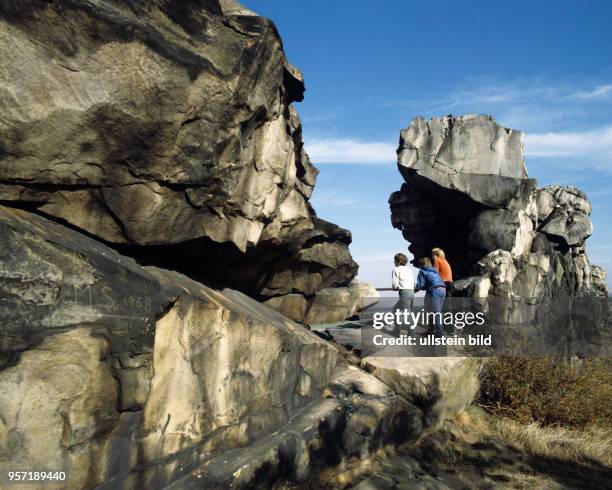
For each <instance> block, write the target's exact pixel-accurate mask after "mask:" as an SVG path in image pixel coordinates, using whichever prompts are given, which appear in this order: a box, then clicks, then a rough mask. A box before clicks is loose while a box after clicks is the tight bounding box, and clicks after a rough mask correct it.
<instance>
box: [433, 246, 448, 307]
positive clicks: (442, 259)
mask: <svg viewBox="0 0 612 490" xmlns="http://www.w3.org/2000/svg"><path fill="white" fill-rule="evenodd" d="M431 256H432V258H433V266H434V269H436V271H438V274H440V277H441V278H442V280H443V281H444V284H445V285H446V296H447V297H449V296H450V295H451V291H452V288H453V271H452V269H451V266H450V264H449V263H448V260H446V254H445V253H444V250H442V249H441V248H437V247H436V248H434V249H433V250H432V251H431Z"/></svg>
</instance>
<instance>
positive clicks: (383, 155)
mask: <svg viewBox="0 0 612 490" xmlns="http://www.w3.org/2000/svg"><path fill="white" fill-rule="evenodd" d="M305 146H306V151H307V152H308V155H310V159H311V160H312V161H313V162H314V163H315V164H320V163H356V164H390V163H393V162H395V160H396V153H395V150H396V148H397V145H394V144H392V143H389V142H386V141H360V140H358V139H354V138H311V139H306V143H305Z"/></svg>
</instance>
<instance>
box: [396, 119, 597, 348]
mask: <svg viewBox="0 0 612 490" xmlns="http://www.w3.org/2000/svg"><path fill="white" fill-rule="evenodd" d="M522 151H523V148H522V134H521V132H520V131H516V130H511V129H507V128H504V127H502V126H500V125H499V124H497V123H496V122H495V121H494V120H493V118H492V117H489V116H475V115H467V116H458V117H453V116H448V117H446V118H434V119H432V120H430V121H425V120H424V119H422V118H415V119H414V120H413V121H412V123H411V125H410V126H409V127H408V128H407V129H405V130H403V131H402V132H401V139H400V147H399V149H398V168H399V171H400V173H401V174H402V176H403V177H404V180H405V183H403V184H402V187H401V190H400V191H398V192H395V193H393V194H392V195H391V197H390V199H389V203H390V205H391V221H392V224H393V226H395V227H396V228H399V229H400V230H402V233H403V235H404V237H405V238H406V239H407V240H408V241H410V242H411V245H410V247H409V249H410V251H412V252H413V253H414V255H415V257H416V258H418V257H421V256H429V255H430V253H431V249H432V248H433V247H442V248H443V249H445V251H446V256H447V258H448V259H449V262H450V263H451V265H452V266H453V270H454V277H455V287H456V291H455V295H456V296H467V297H471V298H473V299H474V300H475V304H478V305H480V307H481V308H483V309H484V310H485V311H486V312H487V313H488V320H489V322H490V323H492V324H495V325H497V326H500V327H503V328H502V329H501V330H499V331H498V332H497V333H496V335H498V336H499V335H502V333H503V332H505V335H508V336H514V337H515V339H516V341H517V342H516V345H517V346H520V345H521V342H527V343H528V341H529V339H531V340H532V342H531V344H532V345H535V346H538V347H539V348H543V349H544V348H547V347H548V346H550V347H556V348H558V349H561V350H560V351H559V352H558V353H560V352H566V351H567V348H570V349H573V348H575V347H576V345H578V344H581V343H582V344H584V347H585V348H586V345H587V344H588V343H589V337H594V335H595V333H597V332H601V329H602V328H604V329H605V328H607V321H606V318H607V305H606V296H607V291H606V288H605V280H604V277H605V275H604V273H603V271H602V270H601V269H599V268H592V267H591V265H590V263H589V260H588V257H587V255H586V252H585V240H586V239H587V238H588V237H589V236H590V235H591V233H592V232H593V226H592V224H591V221H590V218H589V215H590V213H591V205H590V203H589V201H588V199H587V197H586V195H585V194H584V193H583V192H582V191H580V190H579V189H577V188H575V187H568V186H557V185H554V186H547V187H544V188H541V189H535V181H534V180H532V179H529V178H528V176H527V170H526V168H525V165H524V162H523V154H522ZM509 325H512V326H516V327H518V326H520V327H521V328H522V330H521V329H508V328H506V327H507V326H509ZM507 340H510V339H507ZM525 345H527V344H525ZM564 346H565V347H564ZM517 348H519V351H520V347H517ZM579 351H580V352H582V351H581V350H580V349H579Z"/></svg>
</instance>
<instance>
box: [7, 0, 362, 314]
mask: <svg viewBox="0 0 612 490" xmlns="http://www.w3.org/2000/svg"><path fill="white" fill-rule="evenodd" d="M0 72H1V73H2V76H1V77H0V114H1V116H0V200H2V201H4V202H5V203H9V204H12V205H14V206H19V207H22V208H27V209H30V210H35V211H36V212H38V213H40V214H43V215H46V216H49V217H52V218H54V219H57V220H60V221H61V222H66V223H68V224H70V225H72V226H74V227H76V228H77V229H79V230H82V231H84V232H86V233H88V234H90V235H91V236H94V237H97V238H98V239H100V240H103V241H104V242H106V243H109V244H113V246H115V248H118V249H120V250H121V251H122V252H123V253H125V254H127V255H130V256H133V257H136V258H137V259H138V260H139V261H140V262H142V263H146V264H150V265H160V266H164V267H168V268H173V269H176V270H181V271H184V272H187V273H188V274H189V275H190V276H191V277H195V278H197V279H199V280H205V281H207V282H211V283H213V282H214V283H215V284H217V285H219V286H222V287H225V286H229V287H233V288H238V289H240V290H241V291H243V292H246V293H247V294H249V295H251V296H254V297H257V298H258V299H265V298H268V297H275V296H281V295H285V294H291V293H295V294H301V295H303V296H304V297H305V298H306V300H307V301H311V300H312V298H313V297H314V296H315V295H316V293H317V292H318V291H319V290H321V289H324V288H328V287H334V286H345V285H347V284H348V283H349V282H350V281H351V279H353V277H354V276H355V274H356V271H357V264H356V263H355V262H354V261H353V260H352V258H351V255H350V253H349V251H348V245H349V244H350V242H351V236H350V233H349V232H348V231H346V230H343V229H341V228H339V227H338V226H336V225H333V224H331V223H327V222H325V221H323V220H320V219H318V218H317V217H316V213H315V211H314V209H313V208H312V206H311V205H310V203H309V198H310V196H311V194H312V191H313V188H314V185H315V182H316V176H317V173H318V171H317V169H316V168H315V167H314V166H313V165H312V164H311V163H310V161H309V158H308V155H307V154H306V153H305V151H304V148H303V142H302V127H301V123H300V120H299V117H298V114H297V112H296V110H295V108H294V107H293V105H292V103H293V102H296V101H301V100H302V98H303V93H304V81H303V77H302V74H301V73H300V71H299V70H297V69H296V68H294V67H292V66H291V65H290V64H289V62H288V61H287V59H286V57H285V54H284V51H283V46H282V41H281V39H280V37H279V35H278V32H277V30H276V28H275V26H274V24H273V23H272V22H271V21H269V20H267V19H265V18H262V17H260V16H257V15H255V14H253V13H252V12H250V11H248V10H247V9H245V8H243V7H241V6H240V5H239V4H237V3H236V2H234V1H231V0H224V1H218V0H213V1H210V2H198V1H194V0H191V1H186V2H178V1H156V2H141V1H139V0H131V1H125V2H118V1H113V0H103V1H96V2H93V1H84V2H81V1H74V0H58V1H56V2H38V1H34V0H26V1H23V2H17V3H15V2H4V3H3V4H2V6H0ZM279 283H282V284H283V286H282V287H279ZM296 319H297V320H303V318H296Z"/></svg>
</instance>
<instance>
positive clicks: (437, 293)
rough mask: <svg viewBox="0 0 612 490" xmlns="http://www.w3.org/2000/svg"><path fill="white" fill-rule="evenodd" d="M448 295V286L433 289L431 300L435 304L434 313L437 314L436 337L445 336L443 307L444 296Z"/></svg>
mask: <svg viewBox="0 0 612 490" xmlns="http://www.w3.org/2000/svg"><path fill="white" fill-rule="evenodd" d="M445 297H446V288H444V287H441V288H433V289H432V290H431V302H432V304H433V310H434V313H440V315H436V322H435V326H436V337H444V326H443V325H442V318H441V316H442V308H443V307H444V298H445Z"/></svg>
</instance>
